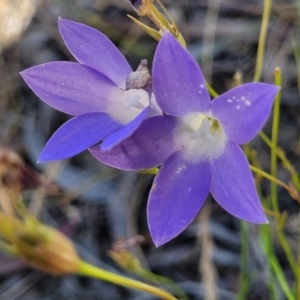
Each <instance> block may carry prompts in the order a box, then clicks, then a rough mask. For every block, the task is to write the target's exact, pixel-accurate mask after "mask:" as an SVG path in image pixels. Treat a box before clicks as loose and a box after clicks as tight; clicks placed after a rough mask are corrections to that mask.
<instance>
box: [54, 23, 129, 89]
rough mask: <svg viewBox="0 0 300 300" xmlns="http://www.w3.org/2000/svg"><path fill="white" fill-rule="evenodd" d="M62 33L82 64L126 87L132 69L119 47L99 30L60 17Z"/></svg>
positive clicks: (71, 50)
mask: <svg viewBox="0 0 300 300" xmlns="http://www.w3.org/2000/svg"><path fill="white" fill-rule="evenodd" d="M58 25H59V30H60V34H61V36H62V37H63V39H64V41H65V44H66V45H67V47H68V48H69V50H70V52H71V53H72V54H73V56H74V57H75V58H76V59H77V60H78V62H80V63H81V64H84V65H87V66H89V67H91V68H94V69H96V70H97V71H99V72H101V73H102V74H104V75H105V76H107V77H108V78H109V79H111V80H112V81H113V82H114V83H115V84H116V85H118V86H119V87H120V88H122V89H125V82H126V77H127V75H128V74H129V73H130V72H132V69H131V67H130V65H129V64H128V62H127V61H126V59H125V58H124V56H123V54H122V53H121V52H120V51H119V50H118V48H117V47H116V46H115V45H114V44H113V43H112V42H111V41H110V40H109V39H108V38H107V37H106V36H105V35H104V34H103V33H101V32H99V31H98V30H96V29H94V28H92V27H90V26H87V25H84V24H81V23H77V22H73V21H69V20H65V19H59V22H58Z"/></svg>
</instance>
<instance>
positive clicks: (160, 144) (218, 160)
mask: <svg viewBox="0 0 300 300" xmlns="http://www.w3.org/2000/svg"><path fill="white" fill-rule="evenodd" d="M152 76H153V78H152V80H153V90H154V93H155V95H156V100H157V103H158V105H159V106H160V108H161V109H162V111H163V112H164V113H165V114H166V115H165V116H159V117H154V118H151V119H149V120H146V121H145V122H144V123H143V124H142V126H141V127H140V128H139V129H138V130H137V131H136V132H135V133H134V134H133V135H132V137H130V138H128V139H127V140H125V141H123V142H122V143H121V144H120V145H118V146H116V147H115V148H114V149H112V150H111V151H108V152H103V151H101V150H99V149H94V148H92V149H91V152H92V153H93V155H94V156H95V157H97V158H98V159H99V160H101V161H103V162H105V163H108V164H110V165H113V166H115V167H119V168H124V169H132V170H134V169H139V168H140V169H143V168H145V167H147V168H150V167H153V166H154V165H155V164H159V163H162V166H161V168H160V171H159V173H158V175H157V176H156V178H155V180H154V183H153V187H152V189H151V192H150V196H149V201H148V208H147V210H148V211H147V213H148V224H149V228H150V232H151V235H152V237H153V240H154V243H155V244H156V245H161V244H163V243H166V242H167V241H169V240H171V239H172V238H174V237H175V236H177V235H178V234H179V233H180V232H182V231H183V230H184V229H185V228H186V227H187V226H188V225H189V224H190V223H191V221H192V220H193V219H194V218H195V216H196V215H197V214H198V212H199V210H200V209H201V207H202V205H203V204H204V202H205V199H206V197H207V195H208V193H209V191H210V192H211V194H212V195H213V196H214V198H215V200H216V201H217V202H218V203H219V204H220V205H221V206H222V207H223V208H224V209H225V210H226V211H228V212H229V213H230V214H232V215H233V216H235V217H238V218H240V219H243V220H246V221H249V222H253V223H267V219H266V216H265V214H264V211H263V208H262V206H261V203H260V200H259V197H258V195H257V192H256V188H255V184H254V180H253V176H252V174H251V171H250V168H249V164H248V161H247V159H246V157H245V155H244V153H243V151H242V150H241V149H240V147H239V146H238V145H239V144H245V143H247V142H249V141H250V140H251V139H252V138H253V137H254V136H255V135H256V134H257V133H258V132H259V131H260V130H261V128H262V126H263V125H264V123H265V122H266V120H267V118H268V115H269V113H270V110H271V107H272V104H273V101H274V98H275V96H276V93H277V92H278V90H279V88H278V87H276V86H274V85H271V84H265V83H248V84H244V85H241V86H239V87H236V88H234V89H232V90H230V91H228V92H226V93H225V94H223V95H221V96H219V97H217V98H216V99H214V100H213V101H211V100H210V96H209V94H208V91H207V89H206V86H205V80H204V77H203V75H202V73H201V70H200V68H199V66H198V64H197V63H196V61H195V60H194V59H193V57H192V56H191V55H190V54H189V53H188V52H187V51H186V50H185V49H184V48H183V47H182V46H181V45H180V44H179V43H178V42H177V41H176V40H175V38H174V37H173V36H172V35H171V34H169V33H166V34H165V35H164V37H163V38H162V40H161V41H160V43H159V45H158V47H157V50H156V54H155V58H154V63H153V72H152ZM140 145H141V146H140ZM148 149H150V150H148ZM146 162H149V163H148V164H147V163H146Z"/></svg>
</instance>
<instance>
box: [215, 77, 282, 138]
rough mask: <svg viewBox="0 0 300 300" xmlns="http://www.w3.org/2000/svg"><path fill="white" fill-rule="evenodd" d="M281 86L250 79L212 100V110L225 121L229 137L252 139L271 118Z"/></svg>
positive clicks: (223, 122)
mask: <svg viewBox="0 0 300 300" xmlns="http://www.w3.org/2000/svg"><path fill="white" fill-rule="evenodd" d="M278 90H279V87H277V86H275V85H271V84H266V83H248V84H243V85H241V86H238V87H236V88H234V89H232V90H230V91H228V92H226V93H225V94H223V95H221V96H219V97H218V98H216V99H215V100H214V101H213V102H212V107H211V111H212V114H213V115H214V116H215V117H216V118H217V119H218V120H219V121H220V122H221V124H222V125H223V127H224V130H225V133H226V135H227V137H228V139H229V140H230V141H232V142H234V143H236V144H245V143H248V142H249V141H250V140H251V139H253V138H254V137H255V135H256V134H257V133H258V132H259V131H260V130H261V128H262V127H263V125H264V124H265V122H266V121H267V119H268V116H269V113H270V110H271V108H272V104H273V101H274V98H275V96H276V94H277V92H278Z"/></svg>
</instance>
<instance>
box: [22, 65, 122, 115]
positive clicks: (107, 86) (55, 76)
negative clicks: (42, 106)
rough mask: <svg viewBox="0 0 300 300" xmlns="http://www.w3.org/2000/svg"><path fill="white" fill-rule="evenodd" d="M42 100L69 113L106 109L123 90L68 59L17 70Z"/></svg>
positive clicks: (76, 113) (99, 74)
mask: <svg viewBox="0 0 300 300" xmlns="http://www.w3.org/2000/svg"><path fill="white" fill-rule="evenodd" d="M21 75H22V77H23V79H24V80H25V81H26V83H27V84H28V85H29V87H30V88H31V89H32V90H33V92H34V93H35V94H36V95H37V96H38V97H39V98H41V99H42V100H43V101H44V102H46V103H47V104H49V105H50V106H52V107H54V108H55V109H57V110H60V111H62V112H64V113H67V114H70V115H74V116H77V115H81V114H84V113H90V112H97V111H101V112H106V109H107V106H108V105H109V106H112V105H114V103H115V104H116V105H117V104H118V102H121V101H122V98H123V97H124V92H123V91H121V90H120V89H119V88H118V87H117V86H116V85H115V84H114V83H113V82H112V81H110V80H109V79H108V78H107V77H105V76H104V75H102V74H101V73H99V72H97V71H95V70H94V69H92V68H89V67H87V66H83V65H80V64H77V63H72V62H52V63H47V64H43V65H39V66H36V67H33V68H30V69H27V70H25V71H23V72H21Z"/></svg>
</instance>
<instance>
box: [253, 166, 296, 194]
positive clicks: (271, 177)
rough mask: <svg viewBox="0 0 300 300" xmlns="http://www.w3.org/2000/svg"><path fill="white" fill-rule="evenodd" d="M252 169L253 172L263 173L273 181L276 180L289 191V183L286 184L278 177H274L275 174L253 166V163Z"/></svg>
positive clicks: (262, 174) (276, 182) (263, 175)
mask: <svg viewBox="0 0 300 300" xmlns="http://www.w3.org/2000/svg"><path fill="white" fill-rule="evenodd" d="M250 169H251V170H252V171H253V172H255V173H257V174H259V175H261V176H262V177H264V178H266V179H268V180H269V181H271V182H274V183H275V184H278V185H280V186H282V187H283V188H285V189H286V190H287V191H289V189H290V187H289V186H288V185H287V184H285V183H284V182H283V181H281V180H279V179H277V178H276V177H274V176H272V175H270V174H268V173H266V172H265V171H263V170H261V169H259V168H257V167H254V166H251V165H250Z"/></svg>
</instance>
